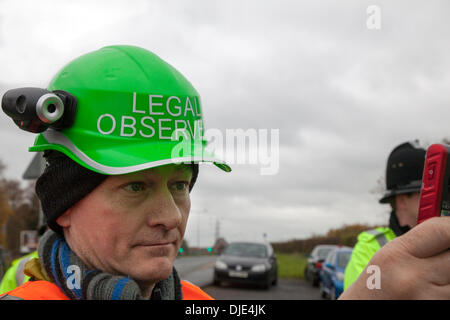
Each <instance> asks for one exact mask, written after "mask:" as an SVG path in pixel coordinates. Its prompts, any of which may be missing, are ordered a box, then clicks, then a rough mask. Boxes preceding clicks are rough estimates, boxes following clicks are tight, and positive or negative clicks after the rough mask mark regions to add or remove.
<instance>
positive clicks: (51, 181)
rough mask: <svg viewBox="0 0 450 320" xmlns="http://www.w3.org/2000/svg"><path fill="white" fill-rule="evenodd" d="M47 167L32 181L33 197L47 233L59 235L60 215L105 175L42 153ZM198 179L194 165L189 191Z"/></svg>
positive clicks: (54, 154)
mask: <svg viewBox="0 0 450 320" xmlns="http://www.w3.org/2000/svg"><path fill="white" fill-rule="evenodd" d="M44 158H45V159H46V160H47V166H46V168H45V170H44V173H43V174H42V175H41V176H40V177H39V178H38V179H37V181H36V194H37V196H38V197H39V200H40V201H41V205H42V211H43V212H44V215H45V218H46V221H47V224H48V226H49V227H50V229H52V230H53V231H55V232H57V233H59V234H60V235H63V231H62V228H61V226H60V225H59V224H58V223H57V222H56V219H58V217H60V216H61V215H62V214H63V213H64V212H66V211H67V210H68V209H70V208H71V207H72V206H73V205H74V204H76V203H77V202H78V201H80V200H81V199H83V198H84V197H85V196H86V195H88V194H89V193H90V192H91V191H92V190H94V189H95V188H96V187H98V186H99V185H100V184H101V183H102V182H103V181H104V180H105V179H106V178H108V175H104V174H100V173H97V172H95V171H92V170H89V169H86V168H85V167H83V166H81V165H79V164H78V163H76V162H75V161H73V160H72V159H70V158H69V157H67V156H66V155H64V154H63V153H61V152H58V151H53V150H49V151H45V152H44ZM197 176H198V164H192V180H191V184H190V186H189V191H191V190H192V187H193V186H194V184H195V181H196V180H197Z"/></svg>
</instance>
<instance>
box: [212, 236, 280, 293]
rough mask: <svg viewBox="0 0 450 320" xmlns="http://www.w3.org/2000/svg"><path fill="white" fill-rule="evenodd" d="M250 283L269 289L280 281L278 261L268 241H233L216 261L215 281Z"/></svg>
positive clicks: (216, 282) (218, 282)
mask: <svg viewBox="0 0 450 320" xmlns="http://www.w3.org/2000/svg"><path fill="white" fill-rule="evenodd" d="M222 282H231V283H248V284H257V285H261V286H262V287H264V288H265V289H269V288H270V286H271V285H276V284H277V282H278V263H277V259H276V257H275V254H274V252H273V249H272V246H271V245H270V244H268V243H254V242H233V243H231V244H229V245H228V246H227V247H226V248H225V250H224V251H223V252H222V254H221V255H220V256H219V258H218V259H217V261H216V265H215V267H214V283H215V284H216V285H220V284H221V283H222Z"/></svg>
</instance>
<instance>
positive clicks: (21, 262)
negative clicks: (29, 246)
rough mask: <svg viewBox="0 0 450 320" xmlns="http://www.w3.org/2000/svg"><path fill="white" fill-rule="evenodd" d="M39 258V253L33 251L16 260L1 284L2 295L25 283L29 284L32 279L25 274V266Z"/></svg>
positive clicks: (0, 291) (0, 292)
mask: <svg viewBox="0 0 450 320" xmlns="http://www.w3.org/2000/svg"><path fill="white" fill-rule="evenodd" d="M37 257H38V253H37V251H33V252H31V253H29V254H27V255H26V256H23V257H21V258H19V259H16V260H14V261H13V262H12V264H11V267H10V268H9V269H8V271H6V273H5V276H4V277H3V279H2V283H1V284H0V294H2V293H5V292H7V291H10V290H12V289H15V288H16V287H19V286H21V285H22V284H23V283H25V282H27V281H28V280H29V279H30V277H29V276H27V275H25V274H24V273H23V271H24V269H25V264H26V263H27V262H28V261H30V260H31V259H33V258H37Z"/></svg>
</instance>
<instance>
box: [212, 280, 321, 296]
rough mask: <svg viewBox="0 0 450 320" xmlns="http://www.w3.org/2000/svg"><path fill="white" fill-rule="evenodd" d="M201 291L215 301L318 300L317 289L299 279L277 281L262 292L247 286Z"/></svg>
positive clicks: (221, 287) (225, 286)
mask: <svg viewBox="0 0 450 320" xmlns="http://www.w3.org/2000/svg"><path fill="white" fill-rule="evenodd" d="M203 290H204V291H205V292H206V293H208V294H209V295H210V296H212V297H214V299H216V300H253V299H254V300H319V299H321V297H320V293H319V289H317V288H313V287H312V286H311V285H310V284H308V283H307V282H305V281H303V280H300V279H279V280H278V285H277V286H275V287H271V288H270V289H269V290H264V289H261V288H258V287H256V286H249V285H245V286H244V285H222V286H220V287H218V286H214V285H211V286H207V287H204V288H203Z"/></svg>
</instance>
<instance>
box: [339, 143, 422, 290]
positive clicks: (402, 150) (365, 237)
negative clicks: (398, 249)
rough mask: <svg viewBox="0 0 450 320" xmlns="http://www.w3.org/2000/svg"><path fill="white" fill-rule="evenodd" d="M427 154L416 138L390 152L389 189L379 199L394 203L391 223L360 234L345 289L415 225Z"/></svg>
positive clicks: (346, 274)
mask: <svg viewBox="0 0 450 320" xmlns="http://www.w3.org/2000/svg"><path fill="white" fill-rule="evenodd" d="M425 154H426V151H425V149H423V148H421V147H420V146H419V144H418V142H417V141H413V142H405V143H402V144H400V145H399V146H397V147H396V148H395V149H394V150H392V152H391V154H390V155H389V158H388V161H387V167H386V190H387V191H386V192H385V194H384V195H383V197H382V198H381V199H380V200H379V202H380V203H383V204H390V206H391V209H392V210H391V214H390V217H389V226H388V227H379V228H375V229H373V230H368V231H364V232H362V233H361V234H359V235H358V242H357V243H356V245H355V247H354V249H353V253H352V256H351V259H350V261H349V263H348V265H347V267H346V270H345V278H344V290H346V289H347V288H348V287H349V286H350V285H351V284H352V283H353V282H354V281H355V280H356V279H357V278H358V277H359V275H360V274H361V272H362V271H363V270H364V268H365V267H366V266H367V264H368V263H369V261H370V259H371V258H372V257H373V255H374V254H375V253H376V252H377V251H378V250H380V248H382V247H383V246H384V245H385V244H387V243H388V242H389V241H391V240H393V239H394V238H395V237H398V236H401V235H403V234H404V233H406V232H407V231H409V230H410V229H411V228H413V227H414V226H415V225H416V223H417V214H418V210H419V199H420V197H419V196H420V187H421V184H422V174H423V168H424V162H425Z"/></svg>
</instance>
